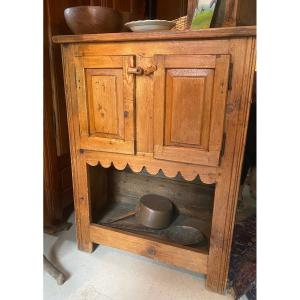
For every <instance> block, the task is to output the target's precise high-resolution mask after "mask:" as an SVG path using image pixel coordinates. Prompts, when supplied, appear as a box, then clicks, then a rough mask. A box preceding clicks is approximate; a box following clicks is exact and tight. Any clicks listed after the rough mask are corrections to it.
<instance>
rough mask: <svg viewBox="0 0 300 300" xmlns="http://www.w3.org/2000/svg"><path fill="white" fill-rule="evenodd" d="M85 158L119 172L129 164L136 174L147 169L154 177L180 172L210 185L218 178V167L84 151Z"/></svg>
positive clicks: (94, 163) (185, 176)
mask: <svg viewBox="0 0 300 300" xmlns="http://www.w3.org/2000/svg"><path fill="white" fill-rule="evenodd" d="M84 157H85V160H86V162H87V163H88V164H90V165H93V166H95V165H97V164H98V163H99V162H100V163H101V165H102V166H103V167H104V168H108V167H110V166H111V164H112V163H113V164H114V166H115V167H116V168H117V169H118V170H124V169H125V167H126V166H127V164H128V165H129V166H130V168H131V169H132V170H133V171H134V172H140V171H141V170H142V169H143V167H145V168H146V170H147V172H149V173H150V174H152V175H156V174H157V173H158V172H159V170H162V171H163V172H164V174H165V175H166V176H167V177H175V176H176V175H177V173H178V172H180V173H181V175H182V176H183V178H184V179H186V180H188V181H191V180H194V179H195V178H196V176H197V175H199V177H200V179H201V181H202V182H204V183H208V184H211V183H214V182H215V179H216V176H217V168H216V167H209V166H201V165H194V164H185V163H177V162H174V161H164V160H158V159H154V158H153V157H151V156H138V155H135V156H133V155H125V154H119V153H106V152H94V151H84Z"/></svg>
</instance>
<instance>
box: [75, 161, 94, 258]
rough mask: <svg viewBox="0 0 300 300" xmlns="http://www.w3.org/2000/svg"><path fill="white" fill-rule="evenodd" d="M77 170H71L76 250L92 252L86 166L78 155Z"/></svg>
mask: <svg viewBox="0 0 300 300" xmlns="http://www.w3.org/2000/svg"><path fill="white" fill-rule="evenodd" d="M76 163H77V168H75V170H73V172H74V171H75V172H74V174H73V177H74V178H73V188H74V192H75V193H74V200H75V218H76V235H77V244H78V249H79V250H81V251H85V252H92V251H93V243H92V242H91V240H90V232H89V226H90V223H91V201H90V195H89V194H90V193H89V185H88V172H87V165H86V163H85V161H84V160H83V158H82V157H81V156H80V155H79V156H78V159H77V160H76Z"/></svg>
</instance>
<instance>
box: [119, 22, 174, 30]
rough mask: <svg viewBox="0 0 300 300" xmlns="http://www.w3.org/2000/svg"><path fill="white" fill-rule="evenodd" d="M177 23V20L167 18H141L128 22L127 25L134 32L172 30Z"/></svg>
mask: <svg viewBox="0 0 300 300" xmlns="http://www.w3.org/2000/svg"><path fill="white" fill-rule="evenodd" d="M175 24H176V23H175V22H173V21H167V20H140V21H132V22H128V23H126V24H125V26H127V27H128V28H129V29H130V30H131V31H134V32H146V31H162V30H170V29H171V28H172V27H174V26H175Z"/></svg>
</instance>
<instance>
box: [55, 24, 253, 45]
mask: <svg viewBox="0 0 300 300" xmlns="http://www.w3.org/2000/svg"><path fill="white" fill-rule="evenodd" d="M255 35H256V26H243V27H226V28H209V29H201V30H197V31H189V30H186V31H164V32H143V33H140V32H122V33H103V34H81V35H57V36H54V37H53V38H52V40H53V42H54V43H78V42H80V43H82V42H98V43H103V42H110V41H116V42H117V41H147V40H148V41H150V40H152V41H153V40H160V41H161V40H176V39H180V40H185V39H186V40H187V39H206V38H229V37H241V36H243V37H246V36H255Z"/></svg>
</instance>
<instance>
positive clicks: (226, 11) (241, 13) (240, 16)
mask: <svg viewBox="0 0 300 300" xmlns="http://www.w3.org/2000/svg"><path fill="white" fill-rule="evenodd" d="M197 3H198V0H188V7H187V18H188V21H187V24H188V26H190V24H191V22H192V19H193V16H194V11H195V8H196V5H197ZM248 25H256V0H218V1H217V4H216V9H215V14H214V17H213V20H212V24H211V27H230V26H248Z"/></svg>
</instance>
